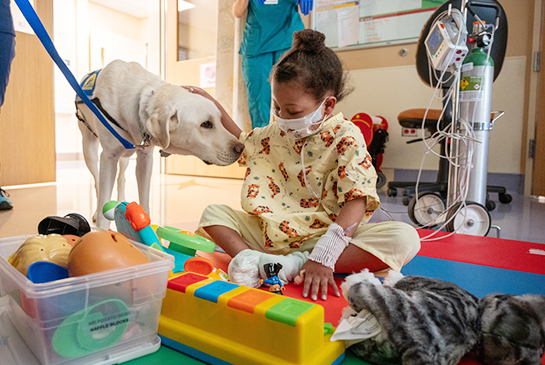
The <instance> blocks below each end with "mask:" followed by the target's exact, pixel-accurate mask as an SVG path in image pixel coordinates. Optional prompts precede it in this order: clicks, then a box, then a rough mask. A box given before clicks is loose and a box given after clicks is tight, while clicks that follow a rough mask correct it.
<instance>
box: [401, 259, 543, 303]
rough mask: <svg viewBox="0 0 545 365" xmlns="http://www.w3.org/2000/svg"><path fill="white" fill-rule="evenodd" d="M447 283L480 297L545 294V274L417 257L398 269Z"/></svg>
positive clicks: (405, 272)
mask: <svg viewBox="0 0 545 365" xmlns="http://www.w3.org/2000/svg"><path fill="white" fill-rule="evenodd" d="M401 273H402V274H403V275H419V276H427V277H431V278H437V279H441V280H445V281H450V282H453V283H455V284H457V285H458V286H460V287H461V288H463V289H465V290H467V291H468V292H470V293H471V294H473V295H475V296H477V297H479V298H482V297H484V296H485V295H487V294H491V293H502V294H515V295H522V294H540V295H545V275H539V274H533V273H527V272H522V271H515V270H507V269H499V268H495V267H490V266H481V265H475V264H468V263H465V262H456V261H447V260H442V259H436V258H431V257H422V256H416V257H415V258H414V259H412V260H411V261H410V262H409V263H408V264H407V265H405V266H404V267H403V269H402V270H401Z"/></svg>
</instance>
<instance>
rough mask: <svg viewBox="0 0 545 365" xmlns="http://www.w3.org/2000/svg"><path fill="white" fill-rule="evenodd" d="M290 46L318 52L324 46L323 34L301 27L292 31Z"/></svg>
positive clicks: (299, 49) (294, 48)
mask: <svg viewBox="0 0 545 365" xmlns="http://www.w3.org/2000/svg"><path fill="white" fill-rule="evenodd" d="M291 48H292V49H293V50H296V51H303V52H319V51H320V50H322V49H324V48H326V46H325V35H324V34H323V33H320V32H318V31H314V30H311V29H303V30H300V31H298V32H295V33H293V42H292V46H291Z"/></svg>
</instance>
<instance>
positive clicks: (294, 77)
mask: <svg viewBox="0 0 545 365" xmlns="http://www.w3.org/2000/svg"><path fill="white" fill-rule="evenodd" d="M347 75H348V74H347V73H345V72H344V71H343V65H342V63H341V60H339V57H337V55H336V54H335V52H334V51H333V50H331V48H328V47H327V46H326V45H325V35H324V34H323V33H320V32H317V31H315V30H311V29H303V30H301V31H298V32H295V33H293V43H292V47H291V49H290V50H289V51H288V52H286V53H285V54H284V56H282V58H281V59H280V61H279V62H278V63H277V64H276V65H274V67H273V70H272V74H271V79H272V80H273V81H275V82H278V83H288V82H298V83H300V84H301V85H303V87H304V88H305V89H306V91H307V92H308V93H309V94H312V95H313V96H314V98H315V99H316V101H317V102H321V101H322V100H324V97H325V95H326V94H330V95H333V96H335V97H336V98H337V101H341V100H342V99H343V98H344V97H345V96H346V95H348V94H349V93H350V91H352V90H351V88H350V87H348V86H347Z"/></svg>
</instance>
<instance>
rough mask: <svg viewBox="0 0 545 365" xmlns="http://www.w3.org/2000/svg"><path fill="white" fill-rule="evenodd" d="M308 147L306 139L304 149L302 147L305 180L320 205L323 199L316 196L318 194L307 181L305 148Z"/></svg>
mask: <svg viewBox="0 0 545 365" xmlns="http://www.w3.org/2000/svg"><path fill="white" fill-rule="evenodd" d="M306 145H307V140H306V139H305V141H304V142H303V147H301V165H303V180H304V181H305V185H306V186H307V189H308V190H309V191H310V192H311V193H312V195H314V196H315V197H316V199H318V203H319V202H321V201H322V199H320V197H319V196H318V194H316V192H315V191H314V189H313V188H312V187H311V186H310V184H309V183H308V180H307V171H306V169H307V168H306V166H305V146H306Z"/></svg>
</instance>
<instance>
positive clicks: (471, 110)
mask: <svg viewBox="0 0 545 365" xmlns="http://www.w3.org/2000/svg"><path fill="white" fill-rule="evenodd" d="M482 27H483V25H482V24H481V23H480V22H476V24H474V25H473V33H474V34H479V33H480V32H482ZM493 81H494V61H493V60H492V58H491V57H489V56H488V52H487V51H486V50H485V49H484V47H483V46H482V44H479V43H474V47H473V49H472V50H471V52H470V53H469V54H468V55H467V56H466V58H465V59H464V62H463V63H462V69H461V76H460V103H459V120H460V122H465V123H467V124H465V128H468V129H472V130H473V133H474V134H475V140H476V142H473V143H471V142H470V143H468V144H467V145H465V146H462V152H465V153H462V154H461V156H464V158H465V159H466V160H465V161H464V160H463V159H462V160H461V161H460V162H461V163H469V162H470V163H471V165H470V166H471V167H470V175H469V180H468V195H467V198H466V200H467V201H474V202H477V203H480V204H482V205H483V206H484V205H485V204H486V184H487V160H488V140H489V133H490V131H491V130H492V127H493V124H492V122H491V102H492V83H493ZM458 124H459V125H460V124H461V123H458ZM461 128H464V127H463V126H462V127H461ZM469 158H471V161H469V162H468V160H469ZM460 183H463V182H460Z"/></svg>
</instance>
